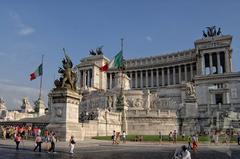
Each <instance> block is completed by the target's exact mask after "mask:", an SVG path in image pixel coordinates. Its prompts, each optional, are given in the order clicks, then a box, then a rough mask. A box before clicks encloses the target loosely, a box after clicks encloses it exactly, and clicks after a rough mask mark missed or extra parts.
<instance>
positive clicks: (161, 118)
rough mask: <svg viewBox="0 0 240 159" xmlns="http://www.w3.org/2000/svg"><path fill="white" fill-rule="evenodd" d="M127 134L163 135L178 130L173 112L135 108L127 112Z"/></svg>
mask: <svg viewBox="0 0 240 159" xmlns="http://www.w3.org/2000/svg"><path fill="white" fill-rule="evenodd" d="M127 123H128V132H127V133H128V134H136V135H158V133H159V131H161V133H162V134H163V135H167V134H169V132H170V131H174V130H178V127H177V116H176V113H175V112H171V111H168V112H161V111H160V110H157V111H146V110H136V111H128V113H127Z"/></svg>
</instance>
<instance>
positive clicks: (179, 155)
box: [173, 145, 191, 159]
mask: <svg viewBox="0 0 240 159" xmlns="http://www.w3.org/2000/svg"><path fill="white" fill-rule="evenodd" d="M173 159H191V154H190V152H189V151H188V150H187V146H185V145H183V146H182V147H181V148H178V149H176V151H175V153H174V156H173Z"/></svg>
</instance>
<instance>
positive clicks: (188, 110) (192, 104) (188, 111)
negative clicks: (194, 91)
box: [184, 96, 198, 117]
mask: <svg viewBox="0 0 240 159" xmlns="http://www.w3.org/2000/svg"><path fill="white" fill-rule="evenodd" d="M184 101H185V104H184V105H185V117H197V116H198V104H197V101H196V98H194V97H191V96H190V97H187V98H186V99H185V100H184Z"/></svg>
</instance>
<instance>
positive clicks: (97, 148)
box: [0, 140, 240, 159]
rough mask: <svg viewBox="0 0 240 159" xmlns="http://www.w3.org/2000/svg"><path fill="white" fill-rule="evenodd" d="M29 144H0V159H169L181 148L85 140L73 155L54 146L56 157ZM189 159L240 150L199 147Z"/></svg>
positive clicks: (219, 157) (228, 157)
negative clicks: (35, 149) (38, 150)
mask: <svg viewBox="0 0 240 159" xmlns="http://www.w3.org/2000/svg"><path fill="white" fill-rule="evenodd" d="M33 146H34V143H33V141H25V142H24V143H21V146H20V150H18V151H16V150H15V145H14V142H13V141H11V140H8V141H2V140H0V159H38V158H39V159H40V158H44V159H68V158H69V159H73V158H74V159H75V158H76V159H165V158H166V159H170V158H171V156H172V154H173V152H174V151H175V149H176V148H177V147H180V146H181V144H177V145H173V144H168V143H165V144H163V145H158V144H156V143H135V142H129V143H127V144H120V145H112V144H111V143H110V142H108V141H96V140H87V141H83V142H79V143H78V144H77V145H76V149H75V153H74V154H73V155H72V154H69V153H68V149H69V148H68V144H67V143H66V142H58V143H57V144H56V151H57V153H47V152H46V151H45V150H44V145H43V152H33ZM191 156H192V159H239V158H240V146H237V145H235V144H234V145H231V146H226V145H218V146H215V145H211V146H209V145H200V148H199V150H198V151H197V152H195V153H193V152H192V154H191Z"/></svg>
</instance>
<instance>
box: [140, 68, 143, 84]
mask: <svg viewBox="0 0 240 159" xmlns="http://www.w3.org/2000/svg"><path fill="white" fill-rule="evenodd" d="M140 73H141V81H140V83H141V88H143V71H142V70H141V72H140Z"/></svg>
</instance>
